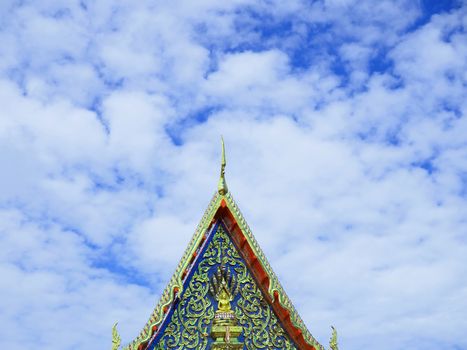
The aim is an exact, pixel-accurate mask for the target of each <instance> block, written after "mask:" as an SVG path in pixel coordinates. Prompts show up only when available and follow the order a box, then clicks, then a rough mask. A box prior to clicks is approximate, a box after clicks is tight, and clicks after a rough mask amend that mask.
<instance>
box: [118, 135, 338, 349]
mask: <svg viewBox="0 0 467 350" xmlns="http://www.w3.org/2000/svg"><path fill="white" fill-rule="evenodd" d="M225 165H226V162H225V150H224V143H223V142H222V163H221V174H220V179H219V184H218V189H217V191H216V193H215V195H214V197H213V198H212V200H211V202H210V203H209V206H208V208H207V209H206V212H205V213H204V215H203V218H202V219H201V222H200V224H199V225H198V227H197V229H196V232H195V234H194V235H193V238H192V240H191V241H190V243H189V244H188V247H187V249H186V251H185V253H184V255H183V257H182V259H181V261H180V263H179V265H178V267H177V269H176V271H175V273H174V275H173V276H172V279H171V280H170V282H169V284H168V285H167V287H166V289H165V291H164V292H163V294H162V297H161V299H160V301H159V303H158V304H157V306H156V308H155V309H154V311H153V312H152V314H151V316H150V318H149V320H148V322H147V323H146V325H145V327H144V328H143V330H142V331H141V333H140V334H139V335H138V337H137V338H136V339H135V340H134V341H132V342H131V343H130V344H128V345H127V346H126V347H124V348H123V350H162V349H177V350H185V349H199V350H205V349H206V350H209V349H213V350H224V349H225V350H227V349H231V350H234V349H245V350H256V349H269V350H272V349H297V350H305V349H306V350H324V349H325V348H324V347H323V346H322V345H321V344H319V343H318V342H317V341H316V339H315V338H313V336H312V335H311V333H310V332H309V330H308V329H307V327H306V326H305V324H304V323H303V321H302V319H301V318H300V316H299V314H298V313H297V310H295V308H294V306H293V304H292V303H291V301H290V300H289V298H288V296H287V294H286V293H285V291H284V289H283V288H282V286H281V284H280V283H279V280H278V278H277V276H276V275H275V274H274V272H273V271H272V269H271V266H270V265H269V263H268V261H267V260H266V257H265V256H264V254H263V252H262V251H261V248H260V247H259V245H258V243H257V241H256V240H255V238H254V236H253V234H252V233H251V230H250V228H249V227H248V224H247V223H246V221H245V219H244V218H243V215H242V214H241V212H240V210H239V208H238V206H237V204H236V203H235V201H234V199H233V198H232V195H231V194H230V192H229V190H228V188H227V183H226V181H225ZM112 343H113V344H112V350H117V349H120V337H119V335H118V333H117V330H116V327H115V326H114V328H113V337H112ZM330 349H331V350H337V335H336V331H335V330H334V328H333V329H332V337H331V341H330Z"/></svg>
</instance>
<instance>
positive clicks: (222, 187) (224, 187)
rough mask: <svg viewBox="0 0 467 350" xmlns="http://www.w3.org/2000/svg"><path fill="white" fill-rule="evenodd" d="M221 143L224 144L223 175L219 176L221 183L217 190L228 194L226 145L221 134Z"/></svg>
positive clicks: (222, 193) (222, 157)
mask: <svg viewBox="0 0 467 350" xmlns="http://www.w3.org/2000/svg"><path fill="white" fill-rule="evenodd" d="M221 144H222V156H221V175H220V178H219V183H218V185H217V191H218V192H219V193H220V194H221V195H225V194H227V192H229V189H228V188H227V182H226V181H225V166H226V164H227V162H226V161H225V145H224V138H223V137H222V136H221Z"/></svg>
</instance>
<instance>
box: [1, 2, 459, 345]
mask: <svg viewBox="0 0 467 350" xmlns="http://www.w3.org/2000/svg"><path fill="white" fill-rule="evenodd" d="M466 26H467V4H465V3H463V2H461V1H448V0H393V1H389V0H379V1H372V0H316V1H311V0H310V1H301V0H287V1H281V0H277V1H276V0H251V1H250V0H234V1H216V0H199V1H191V0H185V1H184V0H180V1H178V0H172V1H131V0H128V1H107V0H100V1H90V0H89V1H88V0H81V1H69V0H50V1H47V0H42V1H27V0H26V1H13V0H2V1H0V44H1V45H0V106H1V107H0V169H1V171H0V276H1V278H0V325H1V327H0V348H1V349H9V350H17V349H26V348H34V349H45V350H49V349H50V350H58V349H64V348H65V349H69V350H72V349H73V350H75V349H76V350H84V349H86V350H90V349H96V350H98V349H108V348H110V338H111V327H112V324H113V322H115V321H119V329H120V332H121V334H122V338H123V343H127V342H129V341H131V340H132V339H133V338H134V337H135V336H136V335H137V334H138V333H139V331H140V330H141V329H142V327H143V325H144V324H145V323H146V321H147V319H148V317H149V314H150V313H151V311H152V309H153V307H154V306H155V304H156V303H157V300H158V298H159V295H160V293H161V291H162V290H163V288H164V287H165V284H166V282H167V280H168V279H169V278H170V275H171V273H172V272H173V270H174V268H175V266H176V265H177V263H178V260H179V258H180V257H181V255H182V253H183V251H184V249H185V247H186V245H187V243H188V241H189V239H190V237H191V235H192V234H193V232H194V230H195V227H196V225H197V223H198V221H199V220H200V219H201V216H202V214H203V211H204V209H205V208H206V206H207V204H208V203H209V201H210V199H211V196H212V195H213V193H214V191H215V190H216V186H217V178H218V173H219V163H220V135H221V134H222V135H224V138H225V142H226V147H227V158H228V165H227V181H228V184H229V188H230V190H231V192H232V194H233V195H234V197H235V198H236V201H237V202H238V204H239V206H240V208H241V209H242V211H243V213H244V215H245V217H246V219H247V221H248V222H249V224H250V226H251V228H252V230H253V233H254V234H255V236H256V238H257V240H258V241H259V243H260V244H261V246H262V247H263V250H264V251H265V253H266V255H267V256H268V258H269V261H270V263H271V265H272V267H273V268H274V269H275V271H276V273H277V274H278V275H279V277H280V279H281V281H282V282H283V285H284V288H285V290H286V291H287V292H288V294H289V295H290V297H291V299H292V301H293V302H294V303H295V306H296V308H297V309H298V310H299V312H300V314H301V315H302V317H303V319H304V320H305V322H306V324H307V325H308V327H309V329H310V331H311V332H312V334H313V335H314V336H315V337H316V338H317V339H318V340H319V341H320V342H321V343H323V344H325V345H327V343H328V339H329V336H330V334H331V330H330V326H331V325H334V326H336V328H337V329H338V332H339V334H340V345H341V348H342V349H346V350H357V349H359V350H361V349H377V350H386V349H388V350H389V349H391V350H398V349H404V350H407V349H414V350H417V349H424V350H431V349H437V350H438V349H443V350H449V349H452V350H454V349H467V33H466Z"/></svg>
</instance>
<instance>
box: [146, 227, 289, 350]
mask: <svg viewBox="0 0 467 350" xmlns="http://www.w3.org/2000/svg"><path fill="white" fill-rule="evenodd" d="M215 309H216V311H215ZM206 334H211V335H212V336H213V339H211V338H210V337H206ZM237 338H238V339H237ZM242 343H243V344H242ZM154 349H157V350H162V349H197V350H205V349H206V350H207V349H218V350H220V349H247V350H256V349H268V350H269V349H270V350H272V349H281V350H282V349H291V350H292V349H294V350H295V349H296V348H295V346H294V344H293V343H292V341H291V340H290V339H289V338H288V336H287V335H286V333H285V332H284V330H283V329H282V327H281V325H280V323H279V321H278V319H277V317H276V316H275V314H274V312H273V311H272V309H271V308H270V306H269V305H268V304H267V303H266V302H265V301H264V299H263V296H262V294H261V291H260V290H259V289H258V287H257V286H256V282H255V281H254V279H253V277H252V276H251V274H250V272H249V271H248V268H247V267H246V265H245V263H244V261H243V259H242V258H241V257H240V255H239V253H238V251H237V249H236V248H235V247H234V245H233V243H232V242H231V240H230V238H229V237H228V235H227V234H226V233H225V231H224V230H223V229H222V228H221V227H220V226H219V227H218V229H217V231H216V232H215V233H214V236H213V237H212V240H211V241H210V243H209V244H208V246H207V248H206V251H205V252H204V255H203V256H202V259H200V263H199V264H198V266H197V267H196V269H195V272H194V274H193V276H192V278H191V280H190V282H189V283H188V286H187V288H186V289H185V291H184V293H183V294H182V295H181V299H180V302H179V303H178V305H177V307H176V309H175V311H174V313H173V315H172V317H171V319H170V322H168V325H167V327H166V328H165V330H164V332H163V334H162V335H161V336H160V338H159V339H157V341H156V345H155V347H154Z"/></svg>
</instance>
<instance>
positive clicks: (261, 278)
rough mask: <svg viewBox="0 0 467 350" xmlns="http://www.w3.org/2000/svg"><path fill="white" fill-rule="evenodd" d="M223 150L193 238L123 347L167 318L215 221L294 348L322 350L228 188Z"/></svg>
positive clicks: (146, 338)
mask: <svg viewBox="0 0 467 350" xmlns="http://www.w3.org/2000/svg"><path fill="white" fill-rule="evenodd" d="M224 169H225V153H224V145H223V142H222V166H221V175H220V180H219V185H218V191H217V192H216V193H215V195H214V196H213V198H212V199H211V201H210V203H209V205H208V207H207V209H206V211H205V213H204V215H203V217H202V219H201V221H200V223H199V225H198V227H197V228H196V231H195V233H194V235H193V238H192V239H191V241H190V242H189V244H188V247H187V249H186V250H185V253H184V254H183V257H182V259H181V261H180V263H179V264H178V266H177V268H176V270H175V273H174V274H173V276H172V278H171V279H170V281H169V283H168V285H167V287H166V288H165V290H164V292H163V294H162V296H161V298H160V300H159V303H158V304H157V306H156V307H155V309H154V311H153V312H152V314H151V316H150V317H149V320H148V322H147V323H146V325H145V326H144V328H143V330H142V331H141V332H140V334H139V335H138V337H137V338H136V339H135V340H133V341H132V342H131V343H130V344H129V345H127V346H126V347H125V348H124V350H143V349H147V348H148V347H149V344H151V342H152V341H153V340H154V339H155V338H156V337H157V335H158V332H159V331H160V330H161V329H162V328H163V325H164V322H166V320H167V319H168V315H169V314H170V310H171V308H173V307H174V305H175V304H176V301H177V298H179V297H180V295H181V294H182V293H183V291H184V289H185V288H186V287H187V283H188V279H189V278H188V276H189V275H190V272H191V270H192V269H193V267H194V266H195V264H196V262H197V260H198V259H199V258H200V251H201V249H202V247H203V245H204V244H205V242H206V240H207V237H208V234H209V232H211V230H212V228H213V227H214V225H216V224H218V223H222V225H223V227H225V229H226V232H227V234H228V235H229V237H230V239H231V240H232V242H233V243H234V245H235V246H236V248H237V250H238V251H239V252H240V254H241V256H242V258H243V259H244V261H245V263H246V266H247V268H248V269H249V271H250V272H251V274H252V275H253V277H254V279H255V281H256V283H257V285H258V287H259V288H260V289H261V291H262V293H263V296H264V299H265V300H266V302H267V303H268V304H269V305H270V306H271V308H272V309H273V310H274V313H275V314H276V316H277V318H278V319H279V321H280V323H281V324H282V326H283V328H284V330H285V331H286V333H287V334H288V335H289V337H290V338H291V340H292V341H293V342H294V343H295V344H296V346H297V349H307V350H313V349H314V350H324V347H323V346H322V345H321V344H319V343H318V342H317V341H316V339H315V338H314V337H313V336H312V335H311V333H310V332H309V330H308V329H307V327H306V326H305V324H304V322H303V321H302V319H301V318H300V316H299V314H298V312H297V310H296V309H295V307H294V306H293V304H292V302H291V301H290V299H289V297H288V296H287V294H286V293H285V291H284V289H283V288H282V286H281V284H280V282H279V279H278V278H277V276H276V274H275V273H274V271H273V270H272V268H271V266H270V264H269V262H268V261H267V259H266V257H265V255H264V253H263V251H262V250H261V248H260V246H259V244H258V242H257V241H256V239H255V237H254V236H253V234H252V232H251V230H250V227H249V226H248V224H247V222H246V221H245V218H244V217H243V215H242V213H241V212H240V209H239V208H238V206H237V204H236V203H235V201H234V199H233V197H232V195H231V193H230V192H229V191H228V189H227V185H226V182H225V177H224Z"/></svg>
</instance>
